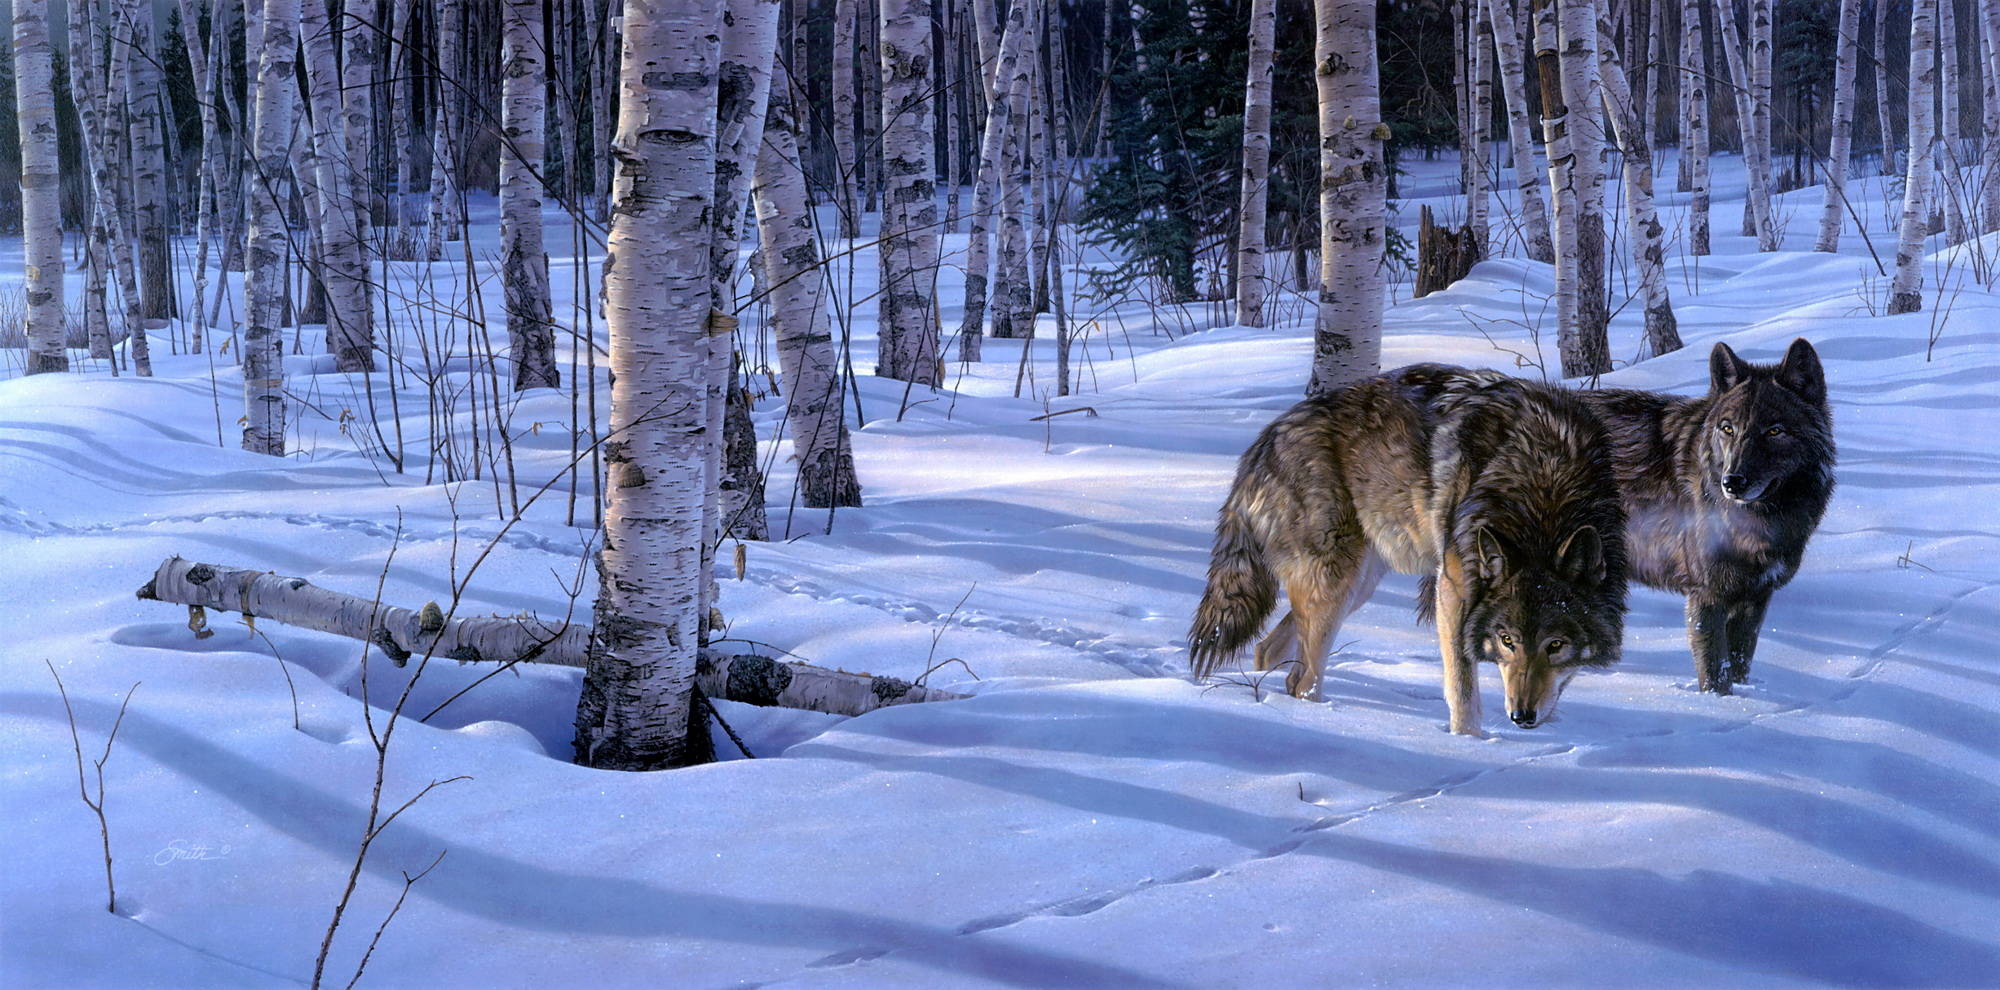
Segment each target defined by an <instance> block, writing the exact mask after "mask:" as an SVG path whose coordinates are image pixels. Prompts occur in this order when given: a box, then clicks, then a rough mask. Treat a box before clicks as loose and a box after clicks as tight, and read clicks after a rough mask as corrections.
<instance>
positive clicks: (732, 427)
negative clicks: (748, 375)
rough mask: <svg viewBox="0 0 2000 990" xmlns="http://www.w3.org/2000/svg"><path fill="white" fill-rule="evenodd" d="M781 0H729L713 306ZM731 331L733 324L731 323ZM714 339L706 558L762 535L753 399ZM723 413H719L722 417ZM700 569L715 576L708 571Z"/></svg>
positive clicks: (713, 336) (763, 98)
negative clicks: (725, 543) (714, 439)
mask: <svg viewBox="0 0 2000 990" xmlns="http://www.w3.org/2000/svg"><path fill="white" fill-rule="evenodd" d="M779 12H780V7H779V4H778V0H729V3H728V6H727V13H726V14H725V15H724V24H725V25H727V26H726V28H725V29H724V32H723V37H722V49H721V59H722V62H721V75H720V76H719V77H718V81H717V86H716V121H717V123H716V126H717V128H718V129H717V131H716V154H715V201H716V209H715V220H714V237H713V240H712V241H711V244H710V249H709V250H710V252H711V253H710V256H709V265H710V274H711V280H712V281H711V288H712V291H713V292H714V294H715V300H714V303H713V307H714V309H715V311H716V312H719V313H734V312H736V310H737V304H736V294H735V280H736V259H737V255H738V253H739V249H740V247H741V245H742V240H743V206H744V202H745V201H746V200H748V199H749V196H750V182H751V175H752V172H753V171H754V170H755V168H756V164H757V151H758V148H759V146H761V145H762V144H763V143H764V117H765V110H766V108H767V107H768V106H769V104H770V96H771V66H772V64H773V63H774V62H775V61H776V58H777V48H778V14H779ZM731 325H732V329H733V325H734V321H733V320H732V321H731ZM708 344H709V356H708V360H709V364H708V376H709V386H710V387H709V414H710V426H711V427H712V428H713V429H715V430H716V431H717V432H716V434H715V435H716V436H720V437H722V438H723V443H722V444H720V445H717V446H716V447H715V448H713V454H714V455H715V457H716V460H714V461H713V462H712V463H711V465H710V467H711V468H712V469H713V470H714V472H715V479H716V482H715V493H716V494H715V497H716V507H715V508H716V517H715V518H714V519H713V520H712V521H711V523H710V527H711V528H710V532H709V538H708V540H707V541H706V542H705V543H704V544H703V546H704V548H705V550H706V552H707V554H708V558H707V559H708V562H709V563H713V560H712V558H713V555H714V550H715V547H717V546H719V545H720V544H721V541H722V538H723V537H724V536H725V535H729V536H734V537H736V538H738V539H758V540H761V539H764V538H765V536H766V534H767V532H768V526H767V525H766V523H765V518H764V483H763V478H762V477H761V476H760V475H759V473H758V471H757V456H756V450H757V435H756V429H755V427H754V426H753V425H752V424H751V421H750V415H749V407H748V404H747V403H745V402H744V401H743V400H742V396H741V392H742V390H741V389H739V388H736V387H735V386H734V385H733V384H732V383H733V381H734V378H735V366H736V361H735V351H734V344H735V337H734V335H733V334H724V333H714V332H711V333H710V335H709V338H708ZM718 414H720V418H717V415H718ZM702 573H703V574H708V573H710V570H704V571H703V572H702Z"/></svg>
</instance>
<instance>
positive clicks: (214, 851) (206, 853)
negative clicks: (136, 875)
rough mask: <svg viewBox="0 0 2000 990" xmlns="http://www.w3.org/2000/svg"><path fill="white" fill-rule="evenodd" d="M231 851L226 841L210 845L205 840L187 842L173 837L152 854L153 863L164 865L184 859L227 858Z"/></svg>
mask: <svg viewBox="0 0 2000 990" xmlns="http://www.w3.org/2000/svg"><path fill="white" fill-rule="evenodd" d="M231 851H232V850H231V849H230V846H229V843H227V842H225V843H222V844H221V845H217V846H211V845H209V844H208V843H206V842H189V841H188V840H186V839H175V840H174V841H172V842H169V843H167V847H166V848H165V849H162V850H160V851H159V852H156V853H154V854H153V865H154V866H166V865H167V864H169V863H173V862H176V861H178V860H184V859H228V858H229V854H230V852H231Z"/></svg>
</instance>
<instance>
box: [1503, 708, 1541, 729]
mask: <svg viewBox="0 0 2000 990" xmlns="http://www.w3.org/2000/svg"><path fill="white" fill-rule="evenodd" d="M1507 717H1508V718H1510V719H1513V720H1514V724H1515V725H1518V726H1520V727H1521V728H1523V729H1532V728H1534V727H1535V710H1534V709H1532V708H1517V709H1515V710H1513V711H1511V712H1508V713H1507Z"/></svg>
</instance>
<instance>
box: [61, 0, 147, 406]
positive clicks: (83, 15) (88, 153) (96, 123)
mask: <svg viewBox="0 0 2000 990" xmlns="http://www.w3.org/2000/svg"><path fill="white" fill-rule="evenodd" d="M96 8H97V4H96V2H95V0H78V2H77V3H76V4H75V5H74V6H73V7H72V8H71V9H70V23H69V37H70V45H69V90H70V95H71V96H72V97H73V98H74V100H75V103H76V116H77V124H78V126H79V128H80V129H81V130H82V132H83V147H84V157H85V158H86V159H88V160H89V163H90V167H89V172H90V210H89V217H88V221H87V222H88V225H89V229H88V231H87V233H86V237H85V244H86V248H85V255H86V258H85V262H84V265H85V267H84V272H85V275H84V325H85V329H86V333H87V334H88V339H89V341H90V356H91V357H93V358H97V359H99V360H106V361H108V363H109V364H110V367H111V373H112V374H113V375H116V374H117V373H118V362H117V360H116V356H115V352H114V351H113V350H112V346H111V325H110V317H109V314H107V313H106V312H105V306H104V297H105V295H106V294H107V293H106V282H107V279H106V269H107V268H109V267H110V265H111V257H112V250H111V238H112V227H111V206H112V203H111V200H112V197H113V195H114V194H113V191H112V183H113V182H114V181H115V178H114V176H113V173H112V164H111V159H110V157H109V156H108V155H107V154H106V153H105V147H106V145H107V144H108V141H109V139H108V137H107V135H106V133H105V125H104V115H103V109H102V101H103V91H104V78H103V70H102V68H101V67H100V66H99V64H98V59H99V58H100V56H101V54H102V52H103V50H104V46H103V44H102V43H101V42H102V36H101V35H100V33H99V29H98V25H97V23H96V14H95V10H96ZM128 248H129V245H128ZM136 295H137V293H136V290H135V292H134V293H133V296H134V297H135V298H136ZM135 312H136V310H135Z"/></svg>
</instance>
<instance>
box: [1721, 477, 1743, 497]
mask: <svg viewBox="0 0 2000 990" xmlns="http://www.w3.org/2000/svg"><path fill="white" fill-rule="evenodd" d="M1722 490H1723V492H1725V493H1727V494H1728V495H1729V497H1730V498H1742V497H1743V493H1744V492H1746V491H1749V490H1750V482H1749V481H1748V480H1747V479H1745V478H1744V477H1743V476H1742V475H1740V474H1725V475H1723V476H1722Z"/></svg>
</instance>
